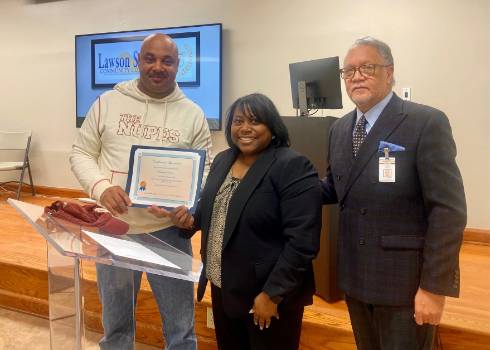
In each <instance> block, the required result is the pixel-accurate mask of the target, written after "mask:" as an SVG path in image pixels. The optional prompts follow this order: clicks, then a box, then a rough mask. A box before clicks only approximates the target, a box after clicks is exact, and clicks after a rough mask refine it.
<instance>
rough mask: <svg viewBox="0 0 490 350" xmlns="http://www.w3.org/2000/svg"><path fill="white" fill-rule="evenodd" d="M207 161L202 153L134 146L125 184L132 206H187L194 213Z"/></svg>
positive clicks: (204, 153) (201, 151) (200, 151)
mask: <svg viewBox="0 0 490 350" xmlns="http://www.w3.org/2000/svg"><path fill="white" fill-rule="evenodd" d="M205 159H206V152H205V151H203V150H189V149H179V148H166V147H151V146H137V145H133V146H132V147H131V153H130V157H129V171H128V181H127V183H126V192H127V193H128V195H129V198H130V199H131V202H133V206H136V207H147V206H150V205H153V204H154V205H157V206H160V207H165V208H175V207H178V206H181V205H185V206H186V207H187V208H189V210H190V211H191V212H192V213H193V212H194V210H195V209H196V204H197V201H198V199H199V194H200V192H201V181H202V175H203V172H204V161H205Z"/></svg>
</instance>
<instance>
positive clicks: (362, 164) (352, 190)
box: [322, 37, 466, 350]
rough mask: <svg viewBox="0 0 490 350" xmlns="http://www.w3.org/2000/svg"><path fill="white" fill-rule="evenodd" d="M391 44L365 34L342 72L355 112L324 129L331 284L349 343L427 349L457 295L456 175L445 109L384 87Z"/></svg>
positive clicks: (459, 188) (462, 216)
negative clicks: (334, 214) (333, 259)
mask: <svg viewBox="0 0 490 350" xmlns="http://www.w3.org/2000/svg"><path fill="white" fill-rule="evenodd" d="M393 72H394V65H393V57H392V55H391V50H390V48H389V47H388V46H387V45H386V44H385V43H383V42H381V41H379V40H376V39H373V38H370V37H367V38H362V39H359V40H357V41H356V43H355V44H354V46H352V47H351V49H350V50H349V51H348V53H347V55H346V57H345V60H344V68H343V69H342V70H341V75H342V78H343V79H344V81H345V87H346V90H347V93H348V95H349V97H350V98H351V100H352V101H353V102H354V104H355V105H356V107H357V108H356V110H354V111H353V112H351V113H349V114H347V115H345V116H344V117H343V118H341V119H339V120H338V121H337V122H336V123H335V124H334V126H333V127H332V130H331V135H330V147H329V159H328V163H329V168H328V171H327V176H326V178H325V179H323V180H322V187H323V195H324V203H337V202H338V203H339V206H340V236H339V241H338V276H339V285H340V287H341V289H342V290H343V291H344V292H345V295H346V301H347V306H348V308H349V314H350V317H351V322H352V328H353V330H354V335H355V338H356V343H357V346H358V349H361V350H364V349H368V350H371V349H383V350H385V349H403V350H408V349H430V348H431V347H432V343H433V337H434V328H435V325H437V324H439V322H440V319H441V316H442V311H443V308H444V302H445V296H446V295H447V296H454V297H456V296H458V294H459V262H458V255H459V249H460V247H461V242H462V234H463V229H464V227H465V225H466V203H465V195H464V189H463V182H462V179H461V175H460V172H459V170H458V167H457V165H456V162H455V157H456V146H455V143H454V140H453V137H452V133H451V127H450V125H449V122H448V119H447V117H446V116H445V114H444V113H443V112H441V111H439V110H437V109H434V108H431V107H428V106H424V105H420V104H416V103H412V102H408V101H403V100H402V99H400V98H399V97H398V96H396V95H395V94H394V93H393V92H392V86H393V82H394V78H393Z"/></svg>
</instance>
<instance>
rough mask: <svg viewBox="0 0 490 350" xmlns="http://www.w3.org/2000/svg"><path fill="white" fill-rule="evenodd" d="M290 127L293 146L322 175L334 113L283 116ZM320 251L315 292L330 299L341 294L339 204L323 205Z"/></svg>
mask: <svg viewBox="0 0 490 350" xmlns="http://www.w3.org/2000/svg"><path fill="white" fill-rule="evenodd" d="M283 120H284V123H285V124H286V126H287V128H288V130H289V137H290V139H291V148H292V149H294V150H296V151H298V152H300V153H302V154H304V155H305V156H307V157H308V158H309V159H310V160H311V162H312V163H313V164H314V165H315V168H316V170H317V171H318V175H319V176H320V178H323V177H325V173H326V170H327V152H328V139H329V133H330V128H331V127H332V124H333V123H334V122H335V121H336V120H337V118H334V117H283ZM322 220H323V225H322V233H321V238H320V252H319V253H318V256H317V258H316V259H315V260H314V261H313V269H314V272H315V283H316V294H317V295H318V296H320V297H322V298H323V299H325V300H326V301H328V302H334V301H337V300H340V299H341V298H342V292H341V291H340V290H339V289H338V287H337V272H336V267H337V235H338V222H339V220H338V208H337V205H324V206H323V214H322Z"/></svg>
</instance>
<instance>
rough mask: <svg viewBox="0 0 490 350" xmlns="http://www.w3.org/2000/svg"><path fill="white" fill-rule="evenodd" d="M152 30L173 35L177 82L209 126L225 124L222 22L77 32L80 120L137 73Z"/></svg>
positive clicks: (77, 91)
mask: <svg viewBox="0 0 490 350" xmlns="http://www.w3.org/2000/svg"><path fill="white" fill-rule="evenodd" d="M153 33H165V34H168V35H169V36H171V37H172V39H173V40H174V41H175V43H176V44H177V47H178V50H179V59H180V62H179V70H178V73H177V77H176V80H177V83H178V84H179V86H180V88H181V89H182V90H183V91H184V93H185V94H186V96H187V97H189V98H190V99H191V100H193V101H194V102H195V103H197V104H198V105H199V106H201V108H202V109H203V110H204V114H205V116H206V119H207V120H208V124H209V128H210V129H211V130H220V128H221V24H220V23H215V24H205V25H196V26H185V27H174V28H155V29H141V30H133V31H124V32H112V33H98V34H85V35H76V36H75V59H76V62H75V66H76V125H77V127H80V126H81V125H82V123H83V120H84V119H85V115H86V114H87V112H88V110H89V108H90V106H91V105H92V103H93V102H94V101H95V100H96V99H97V97H98V96H99V95H100V94H102V93H103V92H104V91H107V90H109V89H112V88H113V86H114V85H116V84H117V83H119V82H121V81H124V80H131V79H134V78H137V77H138V76H139V71H138V53H139V51H140V47H141V42H142V41H143V39H144V38H145V37H146V36H148V35H150V34H153Z"/></svg>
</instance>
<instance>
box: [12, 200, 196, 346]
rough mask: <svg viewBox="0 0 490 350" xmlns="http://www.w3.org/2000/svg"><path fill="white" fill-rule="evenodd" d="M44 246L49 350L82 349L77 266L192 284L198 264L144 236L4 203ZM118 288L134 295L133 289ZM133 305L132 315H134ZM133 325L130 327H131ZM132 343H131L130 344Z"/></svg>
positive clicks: (29, 206) (81, 279) (80, 276)
mask: <svg viewBox="0 0 490 350" xmlns="http://www.w3.org/2000/svg"><path fill="white" fill-rule="evenodd" d="M8 202H9V204H10V205H11V206H12V207H14V208H15V209H16V210H17V211H18V212H19V213H20V214H21V215H22V216H23V217H24V218H25V219H26V220H27V221H28V222H29V223H30V224H31V225H32V226H33V227H34V228H35V229H36V231H37V232H39V234H41V235H42V236H43V237H44V239H45V240H46V243H47V244H46V245H47V265H48V266H47V268H48V287H49V294H48V296H49V297H48V298H49V300H48V303H49V326H50V345H51V349H52V350H59V349H76V350H82V349H86V339H85V338H86V333H87V331H86V322H84V306H85V305H84V297H83V294H82V288H81V285H82V283H83V282H84V276H83V268H82V262H84V261H90V262H95V263H98V264H106V265H113V266H116V267H122V268H126V269H131V270H135V271H143V272H149V273H152V274H158V275H162V276H167V277H171V278H178V279H182V280H187V281H192V282H197V281H198V279H199V275H200V273H201V269H202V263H201V261H199V260H197V259H194V258H193V257H192V256H190V255H188V254H186V253H183V252H181V251H179V250H178V249H176V248H174V247H172V246H170V245H168V244H167V243H165V242H162V241H161V240H159V239H157V238H155V237H154V236H152V235H150V234H138V235H129V234H128V235H122V236H109V235H105V234H104V233H103V232H98V231H97V229H94V228H91V229H90V230H87V229H85V228H83V227H80V226H78V225H75V224H72V223H69V222H67V221H64V220H61V219H57V218H54V217H52V216H50V215H49V214H45V213H44V207H41V206H38V205H33V204H29V203H25V202H22V201H18V200H13V199H9V200H8ZM124 288H131V289H130V290H133V289H134V286H133V285H127V284H126V285H124ZM134 307H135V305H134V303H133V313H132V314H133V315H134ZM134 324H135V323H134V322H133V325H134ZM133 341H134V339H133Z"/></svg>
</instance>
